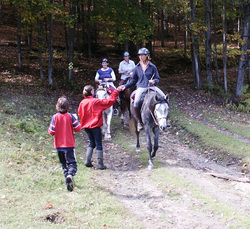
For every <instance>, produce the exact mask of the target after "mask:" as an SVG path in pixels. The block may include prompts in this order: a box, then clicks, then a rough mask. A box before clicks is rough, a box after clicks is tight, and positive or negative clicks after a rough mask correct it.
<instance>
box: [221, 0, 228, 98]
mask: <svg viewBox="0 0 250 229" xmlns="http://www.w3.org/2000/svg"><path fill="white" fill-rule="evenodd" d="M222 17H223V20H222V29H223V74H224V90H225V92H226V93H227V21H226V0H223V9H222Z"/></svg>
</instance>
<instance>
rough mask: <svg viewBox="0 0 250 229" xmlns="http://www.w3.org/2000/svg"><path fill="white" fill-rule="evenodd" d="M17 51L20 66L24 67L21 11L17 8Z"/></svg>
mask: <svg viewBox="0 0 250 229" xmlns="http://www.w3.org/2000/svg"><path fill="white" fill-rule="evenodd" d="M17 14H18V15H17V52H18V54H17V55H18V67H19V69H22V68H23V60H22V52H21V23H22V22H21V11H20V9H18V10H17Z"/></svg>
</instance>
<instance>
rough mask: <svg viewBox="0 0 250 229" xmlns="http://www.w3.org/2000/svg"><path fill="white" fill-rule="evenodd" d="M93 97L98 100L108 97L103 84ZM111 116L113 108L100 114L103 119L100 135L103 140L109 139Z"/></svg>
mask: <svg viewBox="0 0 250 229" xmlns="http://www.w3.org/2000/svg"><path fill="white" fill-rule="evenodd" d="M95 97H96V98H98V99H105V98H109V97H110V95H109V93H108V92H107V87H106V84H105V83H104V84H100V85H99V86H98V88H97V90H96V95H95ZM112 114H113V106H111V107H109V108H107V109H106V110H104V111H103V112H102V117H103V126H102V133H103V135H104V140H110V139H111V134H110V133H111V132H110V126H111V119H112Z"/></svg>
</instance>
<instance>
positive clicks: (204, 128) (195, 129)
mask: <svg viewBox="0 0 250 229" xmlns="http://www.w3.org/2000/svg"><path fill="white" fill-rule="evenodd" d="M213 117H216V116H215V115H214V116H212V115H211V116H210V121H212V122H216V119H217V117H216V118H214V119H213ZM170 119H171V120H172V121H173V123H176V125H178V126H179V128H180V126H181V127H183V128H184V129H185V130H186V131H187V132H188V133H191V135H193V136H195V137H196V139H198V141H200V143H199V145H202V147H203V149H204V150H205V149H212V150H214V151H215V152H216V151H218V154H219V153H220V152H226V153H228V154H231V155H236V156H238V157H244V158H245V160H248V158H249V156H250V145H248V144H246V143H243V142H241V141H239V140H238V139H236V138H234V137H231V136H229V135H227V134H224V133H222V132H219V131H217V130H216V129H214V128H213V127H211V126H209V125H205V124H203V123H202V122H199V121H197V120H196V119H193V118H191V117H189V116H187V115H186V114H184V113H183V112H182V111H181V110H180V109H178V108H177V107H175V106H173V107H172V109H171V113H170ZM224 125H226V126H232V125H231V122H227V124H224ZM237 125H241V124H237ZM237 125H235V126H237ZM241 126H242V125H241ZM247 128H248V127H247V126H246V125H245V126H244V128H242V129H243V131H244V130H247ZM232 130H235V128H232ZM235 132H236V131H235ZM191 144H192V143H191Z"/></svg>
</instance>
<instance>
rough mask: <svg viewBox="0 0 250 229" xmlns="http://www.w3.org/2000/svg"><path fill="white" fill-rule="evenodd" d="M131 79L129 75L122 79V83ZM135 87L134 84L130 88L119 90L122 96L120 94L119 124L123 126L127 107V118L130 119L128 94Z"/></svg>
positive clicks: (129, 94)
mask: <svg viewBox="0 0 250 229" xmlns="http://www.w3.org/2000/svg"><path fill="white" fill-rule="evenodd" d="M130 80H131V77H129V78H127V79H126V80H125V81H124V84H126V83H128V82H129V81H130ZM135 89H136V86H134V87H131V88H126V89H125V90H124V91H122V92H120V94H121V95H122V96H120V119H121V124H122V125H123V126H124V125H125V122H124V119H125V117H124V114H125V112H126V110H127V109H128V113H129V118H130V119H131V111H130V96H131V94H132V92H133V91H134V90H135Z"/></svg>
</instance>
